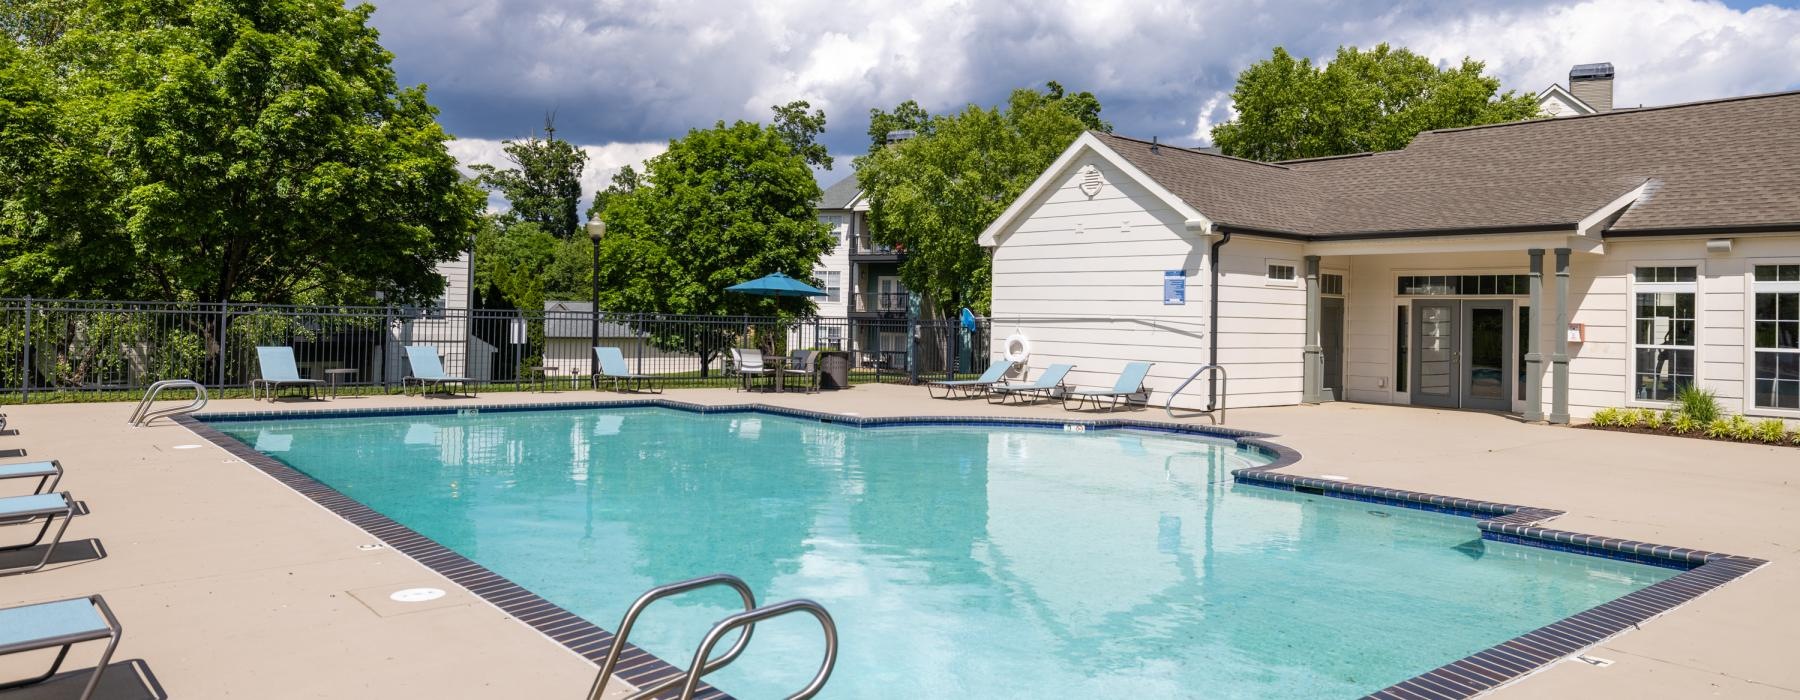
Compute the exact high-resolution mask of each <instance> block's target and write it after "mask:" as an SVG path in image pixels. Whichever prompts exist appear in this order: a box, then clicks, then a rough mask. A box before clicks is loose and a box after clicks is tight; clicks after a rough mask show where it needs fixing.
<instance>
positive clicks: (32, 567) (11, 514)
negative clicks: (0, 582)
mask: <svg viewBox="0 0 1800 700" xmlns="http://www.w3.org/2000/svg"><path fill="white" fill-rule="evenodd" d="M74 515H75V499H73V498H70V497H69V492H67V491H63V492H61V493H40V494H36V495H31V496H13V497H11V498H0V527H7V528H12V527H21V526H23V527H27V528H29V527H30V526H31V524H32V523H35V522H38V521H40V520H41V521H43V523H44V524H43V526H42V527H39V528H38V532H37V536H35V537H33V538H31V541H30V542H26V543H24V544H8V545H0V552H16V551H19V550H21V549H30V548H32V547H36V546H38V545H39V544H40V543H42V542H43V541H44V536H45V535H48V534H50V526H51V525H53V524H55V523H56V520H57V519H58V518H61V519H62V525H61V526H60V527H57V528H56V534H55V535H54V536H52V537H51V538H50V546H48V547H45V548H44V556H43V557H40V558H39V559H38V562H37V563H36V564H20V565H17V566H12V567H9V568H5V569H0V576H5V575H10V574H23V573H26V572H30V571H37V570H38V569H42V568H44V565H45V564H48V563H50V555H51V554H52V553H54V552H56V545H58V544H61V543H62V537H63V533H64V532H66V531H68V529H69V518H71V517H73V516H74Z"/></svg>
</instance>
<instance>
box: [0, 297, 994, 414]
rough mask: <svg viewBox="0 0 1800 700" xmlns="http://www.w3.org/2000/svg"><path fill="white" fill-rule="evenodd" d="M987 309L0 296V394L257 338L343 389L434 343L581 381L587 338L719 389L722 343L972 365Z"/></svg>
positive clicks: (481, 371)
mask: <svg viewBox="0 0 1800 700" xmlns="http://www.w3.org/2000/svg"><path fill="white" fill-rule="evenodd" d="M987 334H988V330H987V324H986V322H985V321H983V322H980V323H977V324H976V327H975V329H974V330H973V331H971V330H969V329H967V328H964V327H962V326H960V325H959V324H957V323H955V322H953V321H941V320H925V321H912V322H909V321H908V319H906V318H903V317H902V318H894V317H892V316H873V317H858V316H851V317H847V318H844V317H839V318H817V317H809V318H797V319H782V318H772V317H751V316H677V315H666V314H621V313H608V312H601V313H598V314H595V313H591V312H588V311H530V310H526V311H515V310H487V309H474V310H469V309H441V308H416V307H401V306H329V307H325V306H286V305H255V304H216V303H168V302H109V301H72V300H34V299H0V400H4V401H8V402H25V401H45V400H91V399H106V398H121V399H122V398H131V397H134V396H136V395H137V392H139V391H141V390H142V389H143V387H145V386H147V385H149V384H151V383H153V382H156V381H158V380H162V379H193V380H196V381H199V382H201V383H203V384H206V385H207V386H208V387H209V388H211V389H215V390H232V389H243V388H245V387H247V386H248V385H249V382H250V380H251V379H254V378H257V377H258V376H259V373H258V372H259V370H258V366H257V359H256V348H257V347H258V346H271V345H274V346H287V347H291V348H293V349H294V355H295V359H296V361H297V364H298V365H299V368H300V371H301V374H302V376H305V377H308V378H314V379H325V380H328V381H330V382H332V383H334V384H337V385H339V386H340V387H342V388H343V389H346V390H351V391H385V390H397V389H398V387H399V385H400V382H401V379H402V378H404V377H406V376H407V375H408V372H409V368H408V367H407V364H406V360H405V357H406V352H405V349H404V348H405V346H408V345H426V346H431V347H434V348H436V349H437V351H438V353H439V355H440V356H441V357H442V358H443V362H444V367H445V370H446V371H447V372H449V373H450V374H453V375H460V376H466V377H469V378H470V379H474V380H477V381H481V382H486V383H488V384H489V385H507V384H511V385H514V386H522V385H525V384H527V383H534V384H541V383H542V382H543V381H545V380H548V381H549V382H551V383H561V384H564V385H573V384H580V383H581V382H583V381H584V380H585V379H586V378H587V377H588V376H589V373H591V372H593V371H594V368H593V365H592V362H593V352H592V351H591V350H590V348H591V347H592V346H593V345H594V344H595V340H594V339H595V338H598V344H599V345H603V346H612V347H617V348H619V349H620V351H621V353H622V354H623V355H624V357H625V359H626V362H627V363H628V364H629V365H630V366H631V369H632V371H633V372H635V373H640V374H654V375H659V376H662V377H664V378H665V379H666V380H667V382H668V383H669V384H670V385H671V386H727V385H730V384H731V383H732V382H733V381H734V380H733V378H732V377H731V374H730V373H731V368H730V360H729V358H730V352H729V351H730V349H731V348H734V347H756V348H760V349H762V350H763V351H764V352H768V353H782V354H785V353H788V352H792V351H794V350H803V349H822V350H833V351H839V352H842V353H845V357H847V359H848V362H849V365H850V368H851V381H852V382H900V381H910V380H912V379H915V378H918V379H929V378H942V377H947V376H952V375H957V376H961V375H967V374H971V373H978V372H981V371H983V370H984V369H986V365H987V362H988V360H987V354H988V353H987V352H985V349H986V348H987V347H988V346H989V345H988V341H989V339H988V335H987Z"/></svg>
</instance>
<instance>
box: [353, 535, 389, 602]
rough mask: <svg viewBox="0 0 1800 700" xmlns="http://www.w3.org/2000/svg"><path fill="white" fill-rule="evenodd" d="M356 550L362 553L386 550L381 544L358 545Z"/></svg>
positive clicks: (385, 546)
mask: <svg viewBox="0 0 1800 700" xmlns="http://www.w3.org/2000/svg"><path fill="white" fill-rule="evenodd" d="M356 548H357V549H360V550H362V551H365V552H373V551H375V550H377V549H387V545H383V544H359V545H356ZM395 595H398V594H395ZM396 600H398V599H397V598H396Z"/></svg>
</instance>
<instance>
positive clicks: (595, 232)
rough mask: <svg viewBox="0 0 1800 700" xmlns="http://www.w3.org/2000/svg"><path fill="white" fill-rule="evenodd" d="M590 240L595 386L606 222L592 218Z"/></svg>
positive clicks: (591, 352) (591, 369)
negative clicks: (601, 249) (601, 272)
mask: <svg viewBox="0 0 1800 700" xmlns="http://www.w3.org/2000/svg"><path fill="white" fill-rule="evenodd" d="M587 232H588V240H590V241H593V242H594V271H593V272H594V274H593V280H594V296H593V298H592V299H591V301H592V302H593V306H590V307H588V314H589V317H590V319H591V320H592V321H593V325H592V327H591V330H592V332H591V334H590V335H589V342H588V375H589V377H588V379H589V381H590V382H592V383H593V384H594V386H596V387H598V386H600V359H599V358H598V357H597V356H595V355H594V350H593V349H594V348H596V347H599V346H600V237H601V236H604V235H606V222H604V221H601V220H600V219H598V218H596V219H592V220H590V221H588V223H587Z"/></svg>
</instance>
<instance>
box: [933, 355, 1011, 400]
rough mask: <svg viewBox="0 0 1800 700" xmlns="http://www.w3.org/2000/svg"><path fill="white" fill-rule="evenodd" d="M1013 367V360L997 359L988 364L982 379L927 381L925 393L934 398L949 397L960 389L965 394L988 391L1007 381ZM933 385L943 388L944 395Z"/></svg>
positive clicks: (970, 394)
mask: <svg viewBox="0 0 1800 700" xmlns="http://www.w3.org/2000/svg"><path fill="white" fill-rule="evenodd" d="M1013 367H1014V365H1013V363H1011V362H1007V361H1005V360H996V361H994V363H993V364H990V365H988V368H987V371H986V372H982V373H981V378H980V379H947V380H938V381H935V382H926V383H925V394H926V395H927V396H930V397H931V398H934V399H947V398H950V397H952V396H955V395H956V392H959V391H960V392H963V395H964V396H974V395H976V394H977V393H986V392H987V391H988V390H989V389H992V388H993V387H994V386H995V385H997V384H1000V383H1001V382H1004V381H1006V373H1007V372H1011V371H1012V369H1013ZM933 387H936V388H939V389H943V390H944V395H943V396H938V395H937V393H936V392H935V391H933Z"/></svg>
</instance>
